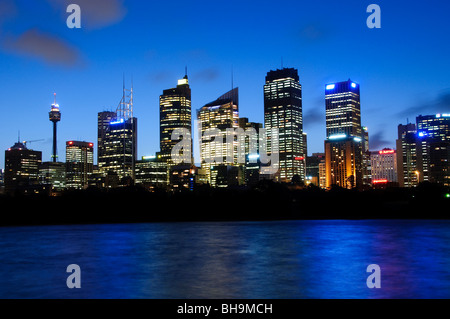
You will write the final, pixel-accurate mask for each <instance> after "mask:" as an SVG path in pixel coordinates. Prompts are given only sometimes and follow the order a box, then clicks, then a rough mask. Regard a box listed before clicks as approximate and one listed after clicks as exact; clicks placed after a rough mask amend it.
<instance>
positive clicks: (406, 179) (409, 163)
mask: <svg viewBox="0 0 450 319" xmlns="http://www.w3.org/2000/svg"><path fill="white" fill-rule="evenodd" d="M396 148H397V150H396V151H397V174H398V178H397V180H398V183H399V186H400V187H413V186H417V184H418V183H419V180H420V179H421V175H422V174H421V173H420V171H419V170H418V165H417V139H416V125H415V124H414V123H408V124H406V125H402V124H399V126H398V138H397V141H396Z"/></svg>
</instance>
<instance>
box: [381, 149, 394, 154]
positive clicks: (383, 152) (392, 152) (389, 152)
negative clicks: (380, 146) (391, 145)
mask: <svg viewBox="0 0 450 319" xmlns="http://www.w3.org/2000/svg"><path fill="white" fill-rule="evenodd" d="M378 153H380V154H381V155H384V154H394V153H395V150H382V151H379V152H378Z"/></svg>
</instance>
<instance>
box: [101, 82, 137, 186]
mask: <svg viewBox="0 0 450 319" xmlns="http://www.w3.org/2000/svg"><path fill="white" fill-rule="evenodd" d="M102 113H103V114H100V115H99V120H98V134H99V136H98V139H99V140H101V146H99V159H98V161H99V162H98V164H99V170H100V172H101V174H102V175H103V176H105V184H106V185H107V187H115V186H124V185H132V184H133V183H134V179H135V174H134V173H135V163H136V156H137V118H136V117H134V116H133V88H131V89H130V90H127V89H125V85H124V87H123V96H122V99H121V101H120V103H119V106H118V107H117V109H116V112H115V117H111V116H112V114H106V113H105V112H102ZM108 120H109V123H108Z"/></svg>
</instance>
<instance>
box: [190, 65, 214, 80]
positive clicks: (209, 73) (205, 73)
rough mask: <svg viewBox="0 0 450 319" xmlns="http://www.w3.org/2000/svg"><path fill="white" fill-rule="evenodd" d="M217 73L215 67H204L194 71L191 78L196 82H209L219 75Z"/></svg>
mask: <svg viewBox="0 0 450 319" xmlns="http://www.w3.org/2000/svg"><path fill="white" fill-rule="evenodd" d="M219 74H220V72H219V70H218V69H216V68H206V69H203V70H200V71H198V72H195V73H194V75H193V76H192V78H193V80H195V81H198V82H202V81H203V82H211V81H214V80H216V79H217V78H218V77H219Z"/></svg>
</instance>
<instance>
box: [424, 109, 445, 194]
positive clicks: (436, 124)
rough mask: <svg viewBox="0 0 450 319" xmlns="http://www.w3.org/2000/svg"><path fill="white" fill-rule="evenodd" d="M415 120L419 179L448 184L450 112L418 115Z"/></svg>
mask: <svg viewBox="0 0 450 319" xmlns="http://www.w3.org/2000/svg"><path fill="white" fill-rule="evenodd" d="M416 122H417V169H418V171H419V172H421V174H422V175H421V176H420V181H428V182H432V183H439V184H443V185H445V186H450V114H436V115H426V116H422V115H419V116H418V117H417V118H416Z"/></svg>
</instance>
